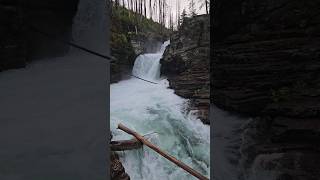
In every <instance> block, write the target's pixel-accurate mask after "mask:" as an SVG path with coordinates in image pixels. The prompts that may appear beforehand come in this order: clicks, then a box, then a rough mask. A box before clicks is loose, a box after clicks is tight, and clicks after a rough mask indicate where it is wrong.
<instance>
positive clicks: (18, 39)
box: [0, 0, 78, 71]
mask: <svg viewBox="0 0 320 180" xmlns="http://www.w3.org/2000/svg"><path fill="white" fill-rule="evenodd" d="M77 5H78V0H69V1H63V0H47V1H41V0H33V1H28V2H25V1H19V0H0V9H1V11H0V15H1V16H0V38H1V42H0V52H1V53H0V71H2V70H6V69H11V68H21V67H25V65H26V64H27V63H28V62H30V61H32V60H36V59H41V58H45V57H55V56H61V55H63V54H65V53H66V52H67V51H68V50H69V47H68V46H66V45H62V44H61V43H59V42H56V41H52V40H50V39H48V38H46V37H45V36H43V35H42V34H39V33H37V32H34V31H32V30H31V29H30V26H33V27H36V28H38V29H40V30H42V31H44V32H46V33H49V34H52V35H54V36H57V37H58V38H62V39H64V40H70V38H71V27H72V20H73V17H74V15H75V13H76V11H77Z"/></svg>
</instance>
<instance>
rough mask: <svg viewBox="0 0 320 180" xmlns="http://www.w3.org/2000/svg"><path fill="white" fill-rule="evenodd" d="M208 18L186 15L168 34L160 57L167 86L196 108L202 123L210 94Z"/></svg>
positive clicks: (191, 108)
mask: <svg viewBox="0 0 320 180" xmlns="http://www.w3.org/2000/svg"><path fill="white" fill-rule="evenodd" d="M209 21H210V18H209V16H208V15H199V16H196V17H193V18H186V19H185V20H184V22H183V24H182V26H181V28H180V29H179V31H178V32H176V33H174V34H173V35H172V37H171V41H170V45H169V46H168V47H167V49H166V51H165V53H164V55H163V58H162V59H161V61H160V63H161V73H162V75H164V76H167V77H168V80H169V83H170V88H172V89H174V90H175V93H176V94H177V95H179V96H181V97H184V98H187V99H190V100H191V106H190V110H196V111H197V115H198V116H199V118H200V119H201V120H202V121H203V122H204V123H206V124H210V121H209V119H208V112H209V105H210V103H209V97H210V89H209V88H210V85H209V83H210V81H209V72H210V57H209V54H210V42H209V41H210V23H209Z"/></svg>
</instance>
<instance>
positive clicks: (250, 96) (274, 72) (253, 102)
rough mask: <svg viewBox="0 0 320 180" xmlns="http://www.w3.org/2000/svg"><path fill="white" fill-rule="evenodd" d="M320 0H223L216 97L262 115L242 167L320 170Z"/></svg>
mask: <svg viewBox="0 0 320 180" xmlns="http://www.w3.org/2000/svg"><path fill="white" fill-rule="evenodd" d="M319 5H320V1H318V0H317V1H298V0H294V1H288V0H281V1H272V0H267V1H258V0H244V1H243V0H232V1H217V2H216V6H215V8H216V9H215V14H214V27H213V28H214V45H213V46H214V58H213V61H212V70H211V71H212V77H211V85H212V87H211V89H212V93H211V95H212V102H213V103H214V104H215V105H217V106H218V107H220V108H222V109H226V110H229V111H234V112H238V113H242V114H244V115H248V116H251V117H254V118H253V119H252V120H251V121H249V122H247V123H248V124H247V125H246V126H244V128H243V129H242V133H241V134H240V135H241V136H242V145H241V147H240V149H238V150H239V151H240V153H241V158H242V159H241V162H240V164H241V167H242V168H243V169H244V170H243V173H244V175H245V176H248V174H250V172H249V171H250V169H251V170H256V169H260V170H267V171H272V172H276V175H275V177H274V179H282V178H284V179H319V178H320V174H319V172H320V166H319V165H318V164H319V163H320V156H319V150H320V149H319V147H320V144H319V142H320V130H319V127H320V121H319V116H320V113H319V112H320V104H319V102H320V101H319V100H320V99H319V97H320V91H319V87H320V73H319V72H320V62H319V57H320V43H319V42H320V41H319V40H320V38H319V35H320V33H319V32H320V13H319V11H318V8H317V7H319Z"/></svg>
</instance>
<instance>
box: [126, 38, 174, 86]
mask: <svg viewBox="0 0 320 180" xmlns="http://www.w3.org/2000/svg"><path fill="white" fill-rule="evenodd" d="M169 44H170V40H168V41H166V42H164V43H163V44H162V45H161V48H160V50H159V51H158V52H157V53H150V54H141V55H139V56H138V57H137V59H136V61H135V62H134V66H133V70H132V74H133V75H135V76H138V77H141V78H144V79H149V80H157V79H159V78H160V63H159V61H160V59H161V57H162V54H163V53H164V51H165V49H166V47H167V46H168V45H169Z"/></svg>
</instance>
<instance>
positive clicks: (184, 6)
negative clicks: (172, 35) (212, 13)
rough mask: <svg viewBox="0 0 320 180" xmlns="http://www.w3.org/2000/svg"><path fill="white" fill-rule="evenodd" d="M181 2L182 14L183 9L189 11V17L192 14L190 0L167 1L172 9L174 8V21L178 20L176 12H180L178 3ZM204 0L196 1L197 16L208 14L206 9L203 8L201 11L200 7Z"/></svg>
mask: <svg viewBox="0 0 320 180" xmlns="http://www.w3.org/2000/svg"><path fill="white" fill-rule="evenodd" d="M178 1H180V4H181V7H180V9H181V10H180V14H181V13H182V10H183V9H186V11H187V14H188V15H189V14H190V11H189V4H190V0H167V3H168V5H169V6H170V7H172V11H173V15H174V20H176V19H177V18H176V12H177V11H178V10H177V5H176V3H177V2H178ZM203 1H204V0H194V2H195V6H196V10H197V11H196V13H197V14H205V13H206V8H205V7H202V8H201V9H200V5H201V3H202V2H203ZM168 14H169V12H168Z"/></svg>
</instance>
